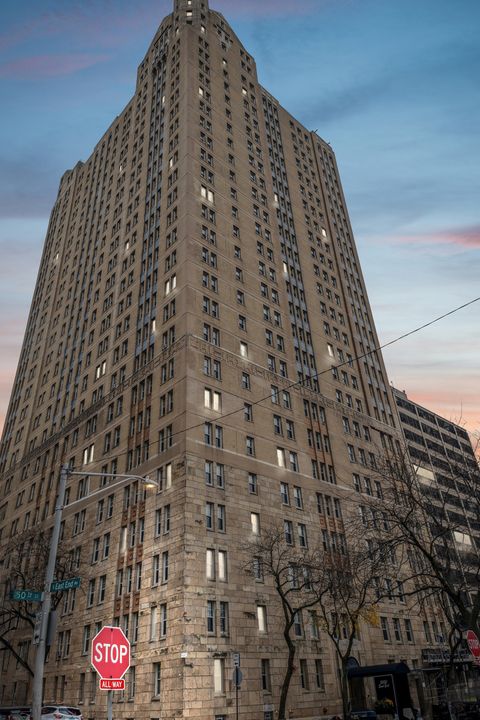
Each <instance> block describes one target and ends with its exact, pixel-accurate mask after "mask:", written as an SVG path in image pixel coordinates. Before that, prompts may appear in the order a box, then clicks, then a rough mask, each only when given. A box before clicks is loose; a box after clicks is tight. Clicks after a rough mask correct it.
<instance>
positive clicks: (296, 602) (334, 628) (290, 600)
mask: <svg viewBox="0 0 480 720" xmlns="http://www.w3.org/2000/svg"><path fill="white" fill-rule="evenodd" d="M356 517H357V516H355V518H356ZM348 524H349V528H350V531H351V533H352V538H351V540H352V542H351V545H352V549H351V550H349V549H348V544H347V543H346V542H345V539H344V538H343V537H342V539H341V541H339V542H338V545H337V546H336V547H331V548H330V547H324V546H323V544H322V546H321V547H316V548H315V549H312V550H310V551H309V550H307V549H304V548H300V549H297V548H295V547H293V546H292V545H290V544H288V543H287V541H286V539H285V533H284V530H283V528H279V527H270V528H268V529H266V530H265V531H263V532H262V535H261V536H259V537H258V538H256V539H255V540H254V541H252V542H250V543H247V544H246V545H245V546H244V548H243V549H244V551H245V553H246V558H247V559H246V563H245V567H246V569H247V570H248V572H250V573H251V574H252V575H254V576H256V577H258V576H259V573H263V574H264V575H265V576H267V577H269V578H271V580H272V582H273V586H274V588H275V591H276V594H277V597H278V599H279V601H280V604H281V607H282V611H283V620H284V621H283V637H284V640H285V644H286V646H287V650H288V659H287V666H286V668H285V674H284V677H283V681H282V686H281V692H280V702H279V710H278V720H284V718H285V710H286V703H287V696H288V691H289V687H290V682H291V679H292V675H293V673H294V670H295V665H294V660H295V654H296V645H295V640H294V639H293V638H292V628H293V626H294V623H295V621H296V619H297V617H298V616H299V614H300V613H301V612H302V611H303V610H305V609H308V608H311V609H312V610H316V611H317V612H318V613H319V616H320V621H321V625H322V628H323V629H324V631H325V632H326V634H327V635H328V636H329V637H330V639H331V640H332V642H333V645H334V648H335V650H336V653H337V656H338V659H339V666H340V683H341V694H342V704H343V713H344V717H345V718H346V717H348V712H349V692H348V673H347V669H348V668H347V662H348V658H349V657H350V655H351V652H352V647H353V644H354V641H355V639H356V638H357V637H358V634H359V625H360V623H361V621H363V622H366V623H370V624H372V623H376V622H377V602H378V599H379V583H378V578H379V577H380V576H382V575H383V574H384V568H385V556H384V553H383V552H382V551H381V548H380V546H378V545H375V544H374V542H373V541H372V540H371V539H369V538H368V537H367V536H368V535H370V534H371V532H370V530H368V531H367V530H366V529H365V528H364V526H363V525H362V523H361V522H356V520H351V521H350V522H349V523H348ZM353 548H355V549H353Z"/></svg>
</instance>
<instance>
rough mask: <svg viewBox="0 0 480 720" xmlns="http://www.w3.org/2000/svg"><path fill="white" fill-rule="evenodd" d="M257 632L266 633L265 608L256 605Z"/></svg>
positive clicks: (264, 606)
mask: <svg viewBox="0 0 480 720" xmlns="http://www.w3.org/2000/svg"><path fill="white" fill-rule="evenodd" d="M257 622H258V632H260V633H266V632H267V606H266V605H257Z"/></svg>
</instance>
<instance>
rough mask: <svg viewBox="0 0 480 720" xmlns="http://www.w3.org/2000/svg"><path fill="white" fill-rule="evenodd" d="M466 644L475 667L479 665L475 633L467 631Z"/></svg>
mask: <svg viewBox="0 0 480 720" xmlns="http://www.w3.org/2000/svg"><path fill="white" fill-rule="evenodd" d="M467 644H468V647H469V648H470V652H471V653H472V655H473V659H474V660H475V662H476V663H477V665H480V641H479V639H478V637H477V635H476V633H474V632H473V630H468V631H467Z"/></svg>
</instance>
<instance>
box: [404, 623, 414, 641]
mask: <svg viewBox="0 0 480 720" xmlns="http://www.w3.org/2000/svg"><path fill="white" fill-rule="evenodd" d="M404 622H405V635H406V636H407V642H413V628H412V621H411V620H408V619H406V620H405V621H404Z"/></svg>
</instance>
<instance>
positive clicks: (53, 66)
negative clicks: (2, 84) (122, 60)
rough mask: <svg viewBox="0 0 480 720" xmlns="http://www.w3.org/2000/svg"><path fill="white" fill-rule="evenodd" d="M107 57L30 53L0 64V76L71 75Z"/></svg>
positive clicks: (33, 77) (31, 78)
mask: <svg viewBox="0 0 480 720" xmlns="http://www.w3.org/2000/svg"><path fill="white" fill-rule="evenodd" d="M109 59H110V57H109V56H108V55H90V54H89V53H69V54H62V55H32V56H30V57H25V58H19V59H18V60H11V61H10V62H7V63H4V64H3V65H0V77H3V78H9V79H18V80H38V79H40V78H48V77H58V76H65V75H72V74H73V73H76V72H79V71H80V70H85V69H86V68H89V67H92V66H93V65H98V63H101V62H106V61H107V60H109Z"/></svg>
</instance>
